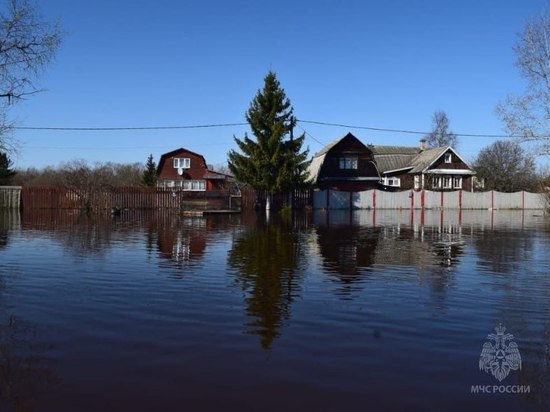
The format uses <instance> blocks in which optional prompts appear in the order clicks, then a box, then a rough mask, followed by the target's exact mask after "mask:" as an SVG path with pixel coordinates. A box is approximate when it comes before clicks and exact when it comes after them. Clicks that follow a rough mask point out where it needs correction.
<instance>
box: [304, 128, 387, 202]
mask: <svg viewBox="0 0 550 412" xmlns="http://www.w3.org/2000/svg"><path fill="white" fill-rule="evenodd" d="M308 174H309V181H310V182H311V183H313V184H314V186H315V187H316V188H318V189H320V190H325V189H330V190H340V191H346V192H360V191H362V190H368V189H374V188H376V187H377V186H378V182H379V181H380V174H379V173H378V170H377V168H376V164H375V162H374V155H373V152H372V150H371V149H370V148H369V147H368V146H365V145H364V144H363V143H362V142H361V141H360V140H359V139H358V138H357V137H355V136H354V135H352V134H351V133H348V134H347V135H345V136H344V137H342V138H340V139H338V140H335V141H334V142H332V143H330V144H329V145H327V146H326V147H324V148H323V150H321V151H320V152H318V153H316V154H315V156H313V159H312V160H311V163H310V165H309V168H308Z"/></svg>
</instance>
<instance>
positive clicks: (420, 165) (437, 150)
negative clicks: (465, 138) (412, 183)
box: [411, 147, 449, 173]
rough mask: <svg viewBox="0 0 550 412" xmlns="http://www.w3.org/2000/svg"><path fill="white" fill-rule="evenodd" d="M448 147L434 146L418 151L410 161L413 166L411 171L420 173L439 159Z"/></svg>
mask: <svg viewBox="0 0 550 412" xmlns="http://www.w3.org/2000/svg"><path fill="white" fill-rule="evenodd" d="M447 149H449V147H434V148H431V149H426V150H423V151H422V152H420V153H419V154H418V155H417V156H416V157H415V158H414V159H412V161H411V166H414V167H413V169H412V170H411V173H421V172H423V171H424V170H426V169H427V168H428V167H430V166H431V165H432V164H433V163H434V162H435V161H436V160H437V159H439V158H440V157H441V156H442V155H443V153H445V152H446V151H447Z"/></svg>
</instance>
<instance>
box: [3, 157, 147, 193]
mask: <svg viewBox="0 0 550 412" xmlns="http://www.w3.org/2000/svg"><path fill="white" fill-rule="evenodd" d="M144 172H145V165H144V164H142V163H130V164H125V163H113V162H105V163H101V162H100V163H94V164H90V163H88V162H87V161H85V160H73V161H70V162H66V163H61V164H60V165H59V166H58V167H51V166H48V167H45V168H43V169H37V168H34V167H29V168H27V169H19V170H15V171H14V173H13V175H12V176H11V178H10V182H9V183H10V184H11V185H14V186H33V187H37V186H39V187H74V186H79V187H82V186H86V187H98V186H101V187H102V188H109V187H121V186H141V185H142V184H143V183H142V182H143V176H144Z"/></svg>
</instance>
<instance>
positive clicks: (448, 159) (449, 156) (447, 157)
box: [445, 153, 453, 163]
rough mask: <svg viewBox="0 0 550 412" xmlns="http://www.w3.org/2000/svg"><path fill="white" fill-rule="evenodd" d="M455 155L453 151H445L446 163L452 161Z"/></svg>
mask: <svg viewBox="0 0 550 412" xmlns="http://www.w3.org/2000/svg"><path fill="white" fill-rule="evenodd" d="M452 162H453V155H452V154H451V153H445V163H452Z"/></svg>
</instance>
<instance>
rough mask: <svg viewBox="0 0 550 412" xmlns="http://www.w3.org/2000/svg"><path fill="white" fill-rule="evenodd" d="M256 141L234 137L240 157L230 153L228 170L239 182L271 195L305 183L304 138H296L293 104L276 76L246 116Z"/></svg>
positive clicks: (269, 78)
mask: <svg viewBox="0 0 550 412" xmlns="http://www.w3.org/2000/svg"><path fill="white" fill-rule="evenodd" d="M246 120H247V122H248V123H249V124H250V128H251V130H252V134H253V135H254V137H255V139H252V138H249V137H248V134H245V136H244V138H243V139H242V140H241V139H238V138H236V137H234V139H235V142H236V143H237V146H238V147H239V149H240V152H241V153H238V152H237V151H235V150H231V151H230V152H229V162H228V166H229V170H231V172H232V173H233V175H234V176H235V177H236V179H237V180H238V181H240V182H242V183H245V184H248V185H250V186H251V187H253V188H254V189H256V190H264V191H266V192H268V193H270V194H274V193H280V192H284V191H288V190H290V189H293V188H296V187H300V186H301V185H303V184H304V183H305V180H306V168H307V165H308V162H307V157H308V150H305V151H302V145H303V143H304V140H305V134H302V135H301V136H299V137H297V138H294V137H293V135H292V130H293V128H294V126H295V124H296V119H295V117H294V116H293V109H292V106H291V104H290V100H289V99H288V98H287V97H286V94H285V92H284V90H283V89H282V88H281V85H280V83H279V81H278V80H277V77H276V75H275V73H273V72H269V73H268V74H267V76H266V77H265V79H264V88H263V90H259V91H258V93H257V94H256V97H254V99H253V100H252V102H251V104H250V108H249V109H248V111H247V113H246Z"/></svg>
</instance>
